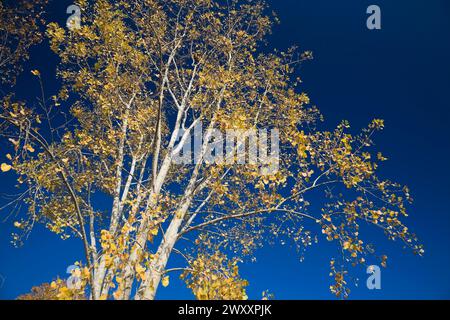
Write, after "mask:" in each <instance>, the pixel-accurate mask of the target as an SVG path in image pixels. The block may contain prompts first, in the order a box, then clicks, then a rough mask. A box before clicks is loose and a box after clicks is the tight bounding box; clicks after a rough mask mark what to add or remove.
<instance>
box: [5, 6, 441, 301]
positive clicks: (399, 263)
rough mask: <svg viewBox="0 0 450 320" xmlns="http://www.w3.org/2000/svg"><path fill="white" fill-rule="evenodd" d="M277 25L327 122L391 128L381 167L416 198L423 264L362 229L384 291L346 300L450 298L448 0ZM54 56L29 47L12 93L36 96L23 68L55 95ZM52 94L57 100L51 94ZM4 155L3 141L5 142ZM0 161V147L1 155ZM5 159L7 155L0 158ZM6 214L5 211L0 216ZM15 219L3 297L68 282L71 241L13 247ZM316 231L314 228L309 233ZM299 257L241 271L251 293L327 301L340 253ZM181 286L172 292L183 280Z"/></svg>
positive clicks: (179, 293) (383, 142) (273, 258)
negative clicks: (38, 75) (381, 265)
mask: <svg viewBox="0 0 450 320" xmlns="http://www.w3.org/2000/svg"><path fill="white" fill-rule="evenodd" d="M70 3H71V1H66V0H58V1H53V4H52V5H51V6H50V12H49V20H56V21H59V22H60V23H64V21H65V19H66V17H67V15H66V14H65V9H66V8H67V6H68V5H69V4H70ZM269 3H271V5H272V8H273V9H274V10H275V11H276V12H277V13H278V15H279V17H280V18H281V25H279V26H276V27H275V29H274V33H273V35H272V36H271V37H270V39H269V46H270V47H274V48H279V49H287V48H288V47H289V46H291V45H299V46H300V47H301V48H302V49H305V50H312V51H313V52H314V56H315V59H314V60H313V61H311V62H308V63H307V64H305V65H304V66H303V67H302V70H301V76H302V77H303V80H304V87H303V89H304V90H305V91H306V92H308V93H309V94H310V96H311V98H312V101H313V102H314V103H315V104H317V106H318V107H319V108H320V110H321V111H322V113H323V115H324V116H325V120H326V121H325V127H327V128H330V129H331V128H333V127H334V126H335V125H337V124H338V122H339V121H340V120H341V119H347V120H349V121H350V122H351V124H352V127H353V128H354V129H355V130H357V129H360V128H361V127H363V126H365V125H366V124H367V123H369V122H370V120H371V119H372V118H374V117H377V118H383V119H385V121H386V130H385V131H384V132H383V133H382V134H381V135H380V136H379V137H378V138H377V140H376V141H377V145H378V147H379V148H380V149H381V150H382V151H383V153H384V154H385V155H386V156H388V157H389V161H388V162H385V163H384V165H383V167H382V172H383V174H384V175H386V176H387V177H391V178H393V179H394V180H396V181H398V182H400V183H403V184H407V185H409V186H410V188H411V190H412V193H413V195H414V198H415V203H414V205H413V206H412V207H411V209H410V218H408V221H407V224H408V225H409V226H410V229H412V230H414V231H416V233H417V234H418V235H419V237H420V239H421V240H422V243H423V244H424V245H425V251H426V253H425V256H424V257H423V258H419V257H417V256H414V255H413V254H412V253H411V252H408V251H405V250H403V249H402V247H401V245H400V244H399V243H390V242H387V241H386V240H384V237H383V235H382V234H379V233H377V232H376V231H369V233H370V237H372V239H375V242H376V243H378V244H379V246H378V248H379V250H380V252H385V253H387V255H388V256H389V261H388V268H387V269H383V270H382V289H381V290H379V291H369V290H368V289H367V288H366V286H365V279H366V275H365V273H364V270H363V269H362V268H359V269H358V268H356V269H354V270H352V274H353V275H354V276H355V277H359V278H360V279H361V281H360V285H359V286H358V287H354V286H351V289H352V294H351V296H350V298H352V299H380V298H382V299H412V298H414V299H449V298H450V272H449V265H450V250H449V245H450V204H449V196H450V187H449V182H450V173H449V166H448V165H449V155H450V143H449V142H450V141H449V140H450V134H449V132H448V131H449V130H448V121H449V118H450V111H449V107H450V102H449V92H450V41H449V40H450V2H449V1H446V0H429V1H425V0H415V1H414V0H409V1H407V0H396V1H392V0H383V1H382V0H378V1H365V0H353V1H336V0H327V1H325V0H273V1H269ZM371 4H377V5H379V6H380V7H381V10H382V30H379V31H369V30H368V29H367V28H366V26H365V24H366V18H367V15H366V13H365V12H366V8H367V7H368V6H369V5H371ZM55 61H56V60H55V57H54V56H52V54H51V53H50V52H49V50H48V49H47V47H45V46H40V47H37V48H34V49H33V50H32V59H31V61H30V62H29V63H27V64H26V70H25V72H24V75H23V76H22V77H21V78H20V79H19V82H18V86H19V90H18V94H19V96H21V97H26V98H29V99H32V98H33V97H35V96H37V95H38V90H39V88H38V86H37V83H36V82H34V81H32V79H31V77H30V76H29V71H30V70H32V69H39V70H41V72H42V73H43V77H44V79H45V83H46V85H47V91H49V93H51V91H52V90H55V88H56V86H55V83H56V82H55V72H54V71H55V65H54V64H55ZM51 94H53V93H51ZM2 148H3V145H2ZM0 154H1V156H3V155H4V154H5V152H1V153H0ZM1 161H2V162H3V161H4V159H1ZM0 179H1V180H0V192H11V191H12V189H11V188H10V187H9V185H10V183H12V181H13V177H12V175H9V174H2V175H1V176H0ZM6 214H7V212H2V213H1V215H2V219H3V217H4V216H6ZM13 221H14V219H12V220H10V221H8V222H7V223H1V224H0V234H1V237H0V286H1V287H0V298H3V299H13V298H15V297H17V295H19V294H21V293H24V292H27V291H28V290H29V289H30V288H31V286H33V285H38V284H40V283H42V282H48V281H51V280H52V279H53V278H55V277H56V276H57V275H60V276H62V277H64V276H65V270H66V267H67V266H69V265H70V264H72V263H73V262H74V261H76V260H79V259H81V258H82V252H81V251H80V247H79V242H78V241H77V240H69V241H62V240H59V239H58V237H57V236H55V235H53V234H50V233H49V232H48V231H46V230H45V229H44V228H43V227H37V228H36V230H34V231H33V233H32V234H31V236H30V238H29V240H28V241H27V242H26V243H25V245H24V246H23V247H22V248H19V249H15V248H13V247H12V246H11V245H10V243H9V241H10V236H9V235H10V233H11V232H12V231H13V228H12V227H11V224H12V222H13ZM313 230H314V229H313ZM320 240H321V241H320V242H319V244H318V245H315V246H313V247H311V248H310V249H309V250H308V252H307V253H306V260H305V261H304V262H302V263H300V262H299V259H298V257H297V256H296V255H295V254H292V251H290V250H289V248H287V247H281V246H280V247H267V248H265V249H263V250H261V251H259V252H258V256H257V257H258V262H257V263H253V264H247V265H243V266H241V273H242V275H243V277H245V278H247V279H249V280H250V287H249V288H248V293H249V297H250V298H253V299H259V298H261V292H262V291H263V290H266V289H270V291H271V292H272V293H274V294H275V297H276V298H278V299H330V298H333V296H332V295H331V294H330V293H329V290H328V286H329V285H330V283H331V279H330V277H329V276H328V272H329V260H330V257H332V256H333V255H335V254H336V248H335V247H334V246H333V245H330V244H329V243H327V242H326V241H324V240H323V239H320ZM178 284H179V285H178ZM158 298H160V299H175V298H181V299H183V298H187V299H190V298H192V295H191V293H190V292H189V291H188V290H187V289H185V288H184V286H183V284H182V283H181V281H179V280H177V279H176V277H174V276H172V277H171V285H170V286H169V287H168V288H162V289H161V291H160V292H159V295H158Z"/></svg>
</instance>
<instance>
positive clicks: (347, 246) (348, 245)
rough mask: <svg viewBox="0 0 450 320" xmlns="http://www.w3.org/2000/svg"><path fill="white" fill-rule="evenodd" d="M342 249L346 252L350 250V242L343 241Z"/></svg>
mask: <svg viewBox="0 0 450 320" xmlns="http://www.w3.org/2000/svg"><path fill="white" fill-rule="evenodd" d="M342 247H343V248H344V250H347V249H348V248H350V242H349V241H345V242H344V244H343V245H342Z"/></svg>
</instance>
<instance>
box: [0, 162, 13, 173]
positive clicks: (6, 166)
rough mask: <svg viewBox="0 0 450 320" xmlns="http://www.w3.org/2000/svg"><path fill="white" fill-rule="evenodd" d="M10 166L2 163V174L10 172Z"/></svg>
mask: <svg viewBox="0 0 450 320" xmlns="http://www.w3.org/2000/svg"><path fill="white" fill-rule="evenodd" d="M11 168H12V167H11V166H10V165H9V164H6V163H2V166H1V169H2V171H3V172H8V171H9V170H11Z"/></svg>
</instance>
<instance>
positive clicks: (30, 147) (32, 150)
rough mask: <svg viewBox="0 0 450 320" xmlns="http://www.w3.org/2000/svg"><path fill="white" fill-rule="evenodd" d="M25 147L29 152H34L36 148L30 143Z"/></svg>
mask: <svg viewBox="0 0 450 320" xmlns="http://www.w3.org/2000/svg"><path fill="white" fill-rule="evenodd" d="M25 148H26V149H27V150H28V151H29V152H31V153H33V152H34V148H33V147H32V146H30V145H29V144H27V145H26V146H25Z"/></svg>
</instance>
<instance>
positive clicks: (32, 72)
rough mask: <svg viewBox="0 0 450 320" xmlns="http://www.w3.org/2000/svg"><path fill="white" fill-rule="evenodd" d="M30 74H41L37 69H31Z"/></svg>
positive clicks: (37, 75)
mask: <svg viewBox="0 0 450 320" xmlns="http://www.w3.org/2000/svg"><path fill="white" fill-rule="evenodd" d="M31 74H32V75H33V76H36V77H39V76H40V75H41V73H40V72H39V70H31Z"/></svg>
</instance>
